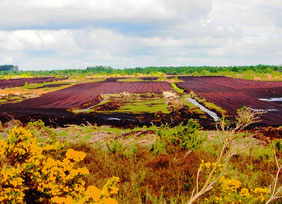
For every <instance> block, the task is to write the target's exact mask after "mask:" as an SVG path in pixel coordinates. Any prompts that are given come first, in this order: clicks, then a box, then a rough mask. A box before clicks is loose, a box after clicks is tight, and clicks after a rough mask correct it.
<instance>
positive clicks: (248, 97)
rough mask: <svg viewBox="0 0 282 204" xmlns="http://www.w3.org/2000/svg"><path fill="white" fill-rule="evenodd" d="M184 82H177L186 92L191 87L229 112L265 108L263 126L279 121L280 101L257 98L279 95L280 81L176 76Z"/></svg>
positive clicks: (281, 110)
mask: <svg viewBox="0 0 282 204" xmlns="http://www.w3.org/2000/svg"><path fill="white" fill-rule="evenodd" d="M179 79H182V80H184V81H185V82H181V83H177V85H178V86H179V87H180V88H183V89H185V90H186V91H187V92H189V91H191V90H193V91H194V92H195V93H197V94H198V95H199V96H201V97H202V98H205V99H206V100H207V101H209V102H212V103H214V104H216V105H217V106H220V107H221V108H223V109H225V110H226V111H228V112H229V113H230V114H232V115H236V110H237V109H239V108H242V107H243V106H246V107H250V108H253V109H255V110H261V109H263V110H268V112H267V113H265V114H263V115H262V122H261V123H260V125H263V126H279V125H281V124H282V106H281V104H280V103H281V102H271V101H262V100H259V98H267V99H269V98H278V97H281V96H282V82H281V81H274V82H272V81H251V80H244V79H233V78H228V77H179Z"/></svg>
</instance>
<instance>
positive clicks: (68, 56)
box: [0, 0, 282, 69]
mask: <svg viewBox="0 0 282 204" xmlns="http://www.w3.org/2000/svg"><path fill="white" fill-rule="evenodd" d="M0 12H1V19H0V64H4V63H15V64H18V65H20V67H22V68H25V69H47V68H55V67H61V68H75V67H81V68H84V67H86V65H99V64H101V65H110V66H114V67H132V66H149V65H156V66H158V65H162V66H164V65H167V66H169V65H173V66H177V65H236V64H238V65H242V64H259V63H264V64H281V61H280V59H282V56H281V54H282V53H281V52H282V23H281V19H282V3H281V1H280V0H269V1H265V0H249V1H245V0H230V1H226V0H154V1H152V0H135V1H132V0H80V1H77V0H25V1H20V0H0ZM1 28H2V30H1ZM144 30H146V32H145V33H144V32H143V31H144Z"/></svg>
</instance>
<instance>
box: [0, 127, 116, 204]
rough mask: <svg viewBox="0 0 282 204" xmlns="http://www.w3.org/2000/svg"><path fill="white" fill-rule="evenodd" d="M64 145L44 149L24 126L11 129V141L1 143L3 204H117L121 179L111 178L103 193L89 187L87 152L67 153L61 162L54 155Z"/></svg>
mask: <svg viewBox="0 0 282 204" xmlns="http://www.w3.org/2000/svg"><path fill="white" fill-rule="evenodd" d="M62 146H63V145H61V144H59V143H58V142H57V143H54V144H52V145H50V144H48V145H46V146H44V147H42V146H41V145H40V144H39V143H38V140H37V138H36V137H35V136H33V135H32V134H31V133H30V132H29V131H28V130H25V129H24V128H22V127H15V128H14V129H12V130H11V132H10V134H9V136H8V140H7V141H4V140H0V159H1V166H0V167H1V172H0V202H1V203H26V202H29V203H30V202H32V203H43V202H46V201H50V202H51V203H117V201H116V200H115V199H113V198H111V196H112V195H114V194H117V192H118V188H117V187H116V184H117V182H118V181H119V179H118V178H117V177H113V178H112V179H109V180H108V181H107V183H106V184H105V185H104V187H103V188H102V190H100V189H98V188H97V187H95V186H89V187H88V188H86V187H85V181H84V180H83V178H85V176H87V175H88V174H89V171H88V169H87V168H85V167H83V168H79V167H78V165H77V163H78V162H80V161H82V160H83V159H84V158H85V156H86V154H85V153H84V152H80V151H75V150H73V149H69V150H67V152H66V154H65V157H64V158H62V159H60V160H58V159H56V158H54V157H53V156H52V154H51V153H52V151H57V150H58V149H60V148H61V147H62Z"/></svg>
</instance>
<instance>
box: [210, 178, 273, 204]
mask: <svg viewBox="0 0 282 204" xmlns="http://www.w3.org/2000/svg"><path fill="white" fill-rule="evenodd" d="M219 184H220V188H219V189H218V190H219V192H218V193H216V194H217V196H214V201H215V203H263V202H264V201H265V200H266V197H267V198H268V197H269V193H270V190H269V189H267V188H255V189H254V190H252V189H248V188H246V187H243V186H242V183H241V182H240V181H239V180H237V179H228V178H225V177H224V176H223V177H221V178H220V180H219ZM211 199H212V198H211ZM211 199H210V200H208V199H206V201H209V202H210V201H211Z"/></svg>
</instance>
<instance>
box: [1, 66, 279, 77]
mask: <svg viewBox="0 0 282 204" xmlns="http://www.w3.org/2000/svg"><path fill="white" fill-rule="evenodd" d="M3 66H11V65H3ZM3 66H0V68H1V67H3ZM247 71H252V72H256V73H271V72H273V71H276V72H281V71H282V67H281V66H274V65H256V66H229V67H220V66H218V67H217V66H182V67H154V66H151V67H144V68H143V67H136V68H124V69H115V68H112V67H106V66H94V67H87V68H86V69H65V70H49V71H19V72H18V73H17V74H19V75H21V74H22V75H26V76H57V75H59V76H79V75H135V74H144V75H145V74H146V75H154V74H167V75H208V74H220V73H223V72H234V73H243V72H247ZM9 74H13V73H12V72H9V71H4V72H1V73H0V75H9Z"/></svg>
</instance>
